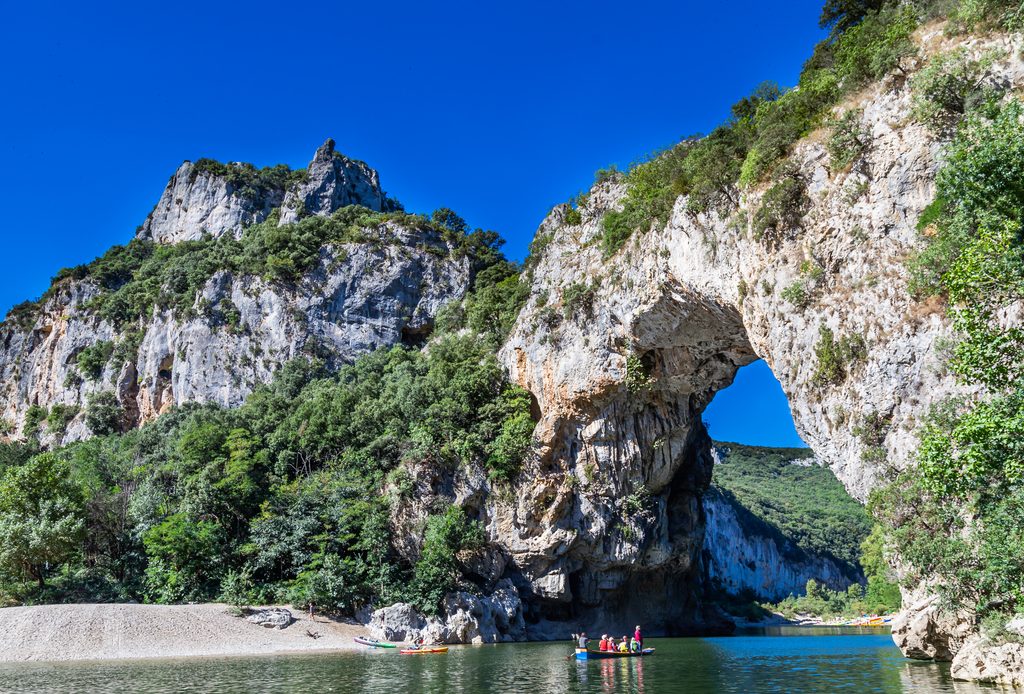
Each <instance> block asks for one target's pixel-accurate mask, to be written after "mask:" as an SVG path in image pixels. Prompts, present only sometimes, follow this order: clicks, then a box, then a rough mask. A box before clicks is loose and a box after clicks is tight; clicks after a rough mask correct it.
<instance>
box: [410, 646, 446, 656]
mask: <svg viewBox="0 0 1024 694" xmlns="http://www.w3.org/2000/svg"><path fill="white" fill-rule="evenodd" d="M447 652H448V646H439V647H437V648H403V649H402V650H400V651H399V653H402V654H403V655H427V654H429V653H447Z"/></svg>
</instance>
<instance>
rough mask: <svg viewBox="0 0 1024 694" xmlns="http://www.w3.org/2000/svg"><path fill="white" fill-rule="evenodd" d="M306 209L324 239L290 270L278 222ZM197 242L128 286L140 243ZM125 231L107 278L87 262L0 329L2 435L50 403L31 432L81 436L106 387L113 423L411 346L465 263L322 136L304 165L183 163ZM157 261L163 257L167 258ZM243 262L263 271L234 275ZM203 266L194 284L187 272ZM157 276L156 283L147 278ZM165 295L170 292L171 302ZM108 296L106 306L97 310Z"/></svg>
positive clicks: (283, 224) (125, 424) (452, 292)
mask: <svg viewBox="0 0 1024 694" xmlns="http://www.w3.org/2000/svg"><path fill="white" fill-rule="evenodd" d="M336 213H338V214H341V213H345V214H346V215H347V216H344V217H343V218H339V217H337V216H332V215H336ZM388 213H391V214H388ZM271 215H278V216H279V219H280V221H279V225H280V227H279V228H280V229H281V232H280V233H277V234H276V235H275V236H274V237H273V238H272V239H271V240H270V241H268V242H266V243H269V244H271V245H266V244H264V245H258V244H259V243H260V240H259V239H253V238H250V237H249V236H244V237H243V230H245V229H247V228H252V225H254V224H258V223H260V222H265V221H268V220H269V219H270V218H271ZM310 218H321V219H325V220H327V221H326V223H325V224H322V225H319V226H317V227H316V229H314V230H313V231H312V232H309V230H308V229H307V232H309V233H321V234H326V235H325V236H323V238H322V239H321V241H320V242H317V243H316V245H317V246H318V248H316V249H314V251H313V253H312V255H309V256H308V257H305V258H304V260H303V261H302V262H304V263H305V264H304V265H302V267H296V266H295V265H294V263H295V261H294V255H295V253H296V252H300V251H301V250H302V249H303V248H305V246H301V247H299V246H296V247H292V246H293V245H294V244H293V242H292V241H291V240H290V239H292V238H295V237H293V235H292V234H293V232H292V231H291V230H290V225H294V226H295V227H296V228H298V225H300V224H302V223H303V221H304V220H306V219H310ZM323 227H328V228H329V229H328V231H326V232H325V231H323ZM331 230H333V231H331ZM331 234H334V235H333V236H332V235H331ZM227 235H230V236H231V237H234V239H236V240H237V244H236V246H234V247H232V249H231V250H230V253H232V254H234V257H233V258H230V259H227V260H225V259H224V258H223V253H222V252H220V255H218V253H219V252H218V251H217V250H216V249H215V248H214V247H213V246H214V244H213V243H212V241H211V240H212V239H218V240H220V239H221V237H225V236H227ZM250 236H251V235H250ZM303 238H307V237H303ZM203 239H207V241H206V242H205V243H206V245H202V244H199V245H198V246H196V247H195V248H184V247H182V250H181V252H182V253H183V254H191V255H187V258H188V260H186V261H184V262H183V263H182V264H181V265H180V266H178V267H177V268H173V269H171V270H168V271H167V272H166V273H165V274H164V275H160V276H159V277H158V278H155V279H148V280H140V281H136V277H135V274H133V273H137V272H139V271H140V269H141V267H142V265H141V264H140V263H144V262H145V258H148V257H149V254H151V249H150V250H147V246H146V244H150V243H156V244H161V245H175V246H177V245H179V244H181V242H184V241H192V242H199V241H201V240H203ZM136 241H137V243H136V247H135V249H134V250H130V249H128V248H123V249H122V250H121V251H118V250H117V249H112V252H114V253H115V257H114V260H113V262H115V263H125V262H127V263H129V264H131V263H135V265H134V266H133V267H132V269H130V270H129V269H126V270H123V271H120V272H119V273H118V275H117V276H116V277H114V278H113V279H110V278H106V279H104V278H103V277H102V273H93V272H92V271H91V270H90V269H89V266H81V267H80V268H76V269H74V272H71V275H73V276H68V277H63V276H62V277H59V278H58V279H57V280H56V281H55V283H54V285H53V287H52V288H51V290H50V291H49V292H47V295H45V296H44V299H43V300H42V301H41V303H40V304H39V305H38V306H36V307H35V308H34V309H33V310H32V312H31V313H29V314H27V315H24V316H22V317H21V318H19V319H18V320H14V319H9V320H7V321H5V322H4V323H3V324H0V419H2V420H3V421H4V422H5V423H6V428H7V429H8V431H9V432H10V433H13V434H14V435H15V436H25V434H26V425H29V426H34V425H33V424H32V422H30V421H29V420H30V418H29V412H30V410H32V411H33V412H35V413H36V414H37V415H39V414H41V416H42V417H43V418H44V419H45V418H46V417H47V415H48V413H51V412H53V411H54V408H55V407H56V408H57V411H58V412H59V413H60V417H59V418H53V417H51V422H52V423H47V424H46V425H45V426H43V425H42V424H39V423H38V422H37V424H39V426H40V427H41V430H40V433H41V437H42V441H43V442H44V443H45V444H48V445H57V444H60V443H67V442H70V441H74V440H79V439H82V438H86V437H88V436H89V435H90V429H89V428H88V427H87V426H86V424H85V415H86V408H87V406H88V404H89V402H90V401H91V399H93V398H95V397H97V396H99V395H100V394H104V393H111V394H113V396H114V397H116V401H117V405H118V406H119V407H120V408H121V409H122V411H123V417H122V420H121V428H130V427H135V426H139V425H141V424H143V423H145V422H148V421H151V420H152V419H154V418H155V417H157V416H158V415H160V414H161V413H163V412H166V411H167V410H168V409H169V408H170V407H172V406H174V405H180V404H182V403H186V402H200V403H205V402H211V403H218V404H220V405H224V406H237V405H240V404H241V403H242V401H243V400H244V399H245V397H246V396H247V395H248V394H249V393H250V392H251V391H252V390H253V388H254V387H255V386H257V385H259V384H260V383H265V382H267V381H269V380H270V378H271V377H272V375H273V373H274V371H275V370H276V369H277V368H278V367H280V366H281V365H282V364H283V363H284V362H287V361H289V360H291V359H294V358H297V357H306V358H312V357H316V358H319V359H322V360H323V361H325V362H326V363H327V364H328V365H329V366H331V367H337V366H339V365H341V364H344V363H348V362H351V361H353V360H354V359H355V358H356V357H358V356H359V355H362V354H366V353H368V352H371V351H373V350H375V349H378V348H380V347H385V346H390V345H395V344H399V343H403V342H404V343H408V344H417V343H418V342H419V341H420V340H422V336H423V335H425V334H427V333H429V331H430V328H431V326H432V325H433V320H434V316H436V315H437V312H438V311H439V310H440V309H441V308H442V307H443V306H444V305H445V304H447V303H448V302H450V301H453V300H457V299H460V298H461V297H462V296H464V295H465V293H466V292H467V291H468V290H469V287H470V284H471V281H472V277H473V273H474V267H473V261H472V259H471V258H469V257H468V256H467V255H466V254H465V253H462V252H461V251H460V250H459V248H458V243H459V240H458V238H456V236H454V235H452V234H447V233H443V230H440V229H438V228H437V227H435V226H433V225H431V224H429V223H428V222H427V221H426V220H425V219H424V218H423V217H418V216H414V215H407V214H404V213H402V212H400V205H398V203H396V202H395V201H393V200H391V199H389V198H388V197H387V195H385V193H384V192H383V191H382V190H381V188H380V182H379V178H378V176H377V172H376V171H374V170H373V169H371V168H370V167H369V166H367V165H366V164H364V163H363V162H359V161H355V160H353V159H349V158H347V157H345V156H343V155H341V154H339V153H337V152H336V151H335V149H334V141H333V140H327V142H325V143H324V144H323V145H322V146H321V147H320V148H319V149H318V150H317V152H316V155H315V156H314V157H313V160H312V162H311V163H310V165H309V168H308V170H304V171H292V170H290V169H289V168H288V167H286V166H283V165H281V166H276V167H268V168H265V169H256V168H255V167H254V166H252V165H251V164H240V163H231V164H222V163H219V162H215V161H212V160H208V159H200V160H197V161H196V162H194V163H193V162H185V163H184V164H182V165H181V167H179V169H178V170H177V171H176V172H175V174H174V175H173V176H172V177H171V179H170V182H169V183H168V185H167V188H166V189H165V190H164V192H163V194H162V195H161V197H160V200H159V202H158V203H157V205H156V207H155V208H154V209H153V211H152V212H151V213H150V215H149V217H148V218H147V219H146V221H145V223H144V224H143V225H142V226H141V227H140V229H139V230H138V232H137V236H136ZM303 243H309V241H308V240H307V241H303ZM273 244H276V245H273ZM275 252H276V253H278V254H279V255H278V256H274V257H271V258H269V260H268V257H269V256H272V255H273V254H274V253H275ZM165 256H167V257H170V258H171V259H170V260H168V261H167V263H173V259H174V257H175V256H174V254H173V253H171V254H165ZM246 256H248V257H250V258H254V259H255V261H250V265H251V263H252V262H257V263H263V269H262V270H260V271H245V270H244V269H243V265H242V264H241V263H242V261H241V259H242V258H244V257H246ZM183 257H186V256H183ZM139 258H142V260H139ZM275 258H276V259H275ZM271 261H273V262H274V263H277V264H276V265H268V264H267V263H268V262H271ZM165 269H166V268H165ZM149 271H150V272H159V271H161V270H160V268H156V269H154V268H153V267H152V266H150V269H149ZM203 272H206V274H205V275H202V276H201V281H199V283H198V284H195V283H194V280H195V278H194V277H193V278H192V279H189V276H190V275H196V274H197V273H203ZM97 274H99V275H100V276H97ZM154 281H155V282H157V283H158V285H159V286H149V285H147V284H146V283H147V282H148V283H153V282H154ZM133 282H134V284H133ZM122 295H123V296H122ZM169 295H177V296H178V298H177V300H176V302H171V303H176V306H170V305H168V302H167V301H166V299H167V297H168V296H169ZM140 296H142V297H148V298H147V301H148V303H146V302H142V303H140V301H139V297H140ZM112 297H113V298H112ZM105 300H109V301H111V303H110V304H109V305H108V309H110V310H103V309H100V308H99V304H100V303H102V302H103V301H105ZM136 312H137V313H136ZM87 350H88V351H87ZM83 354H85V355H86V357H90V356H97V357H99V359H98V360H94V361H93V363H92V369H91V371H92V372H91V373H87V372H84V371H83V369H82V364H81V363H80V362H82V360H83V359H84V358H85V357H83ZM33 421H35V420H33Z"/></svg>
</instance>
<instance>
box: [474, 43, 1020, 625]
mask: <svg viewBox="0 0 1024 694" xmlns="http://www.w3.org/2000/svg"><path fill="white" fill-rule="evenodd" d="M928 31H930V32H931V33H930V34H925V35H921V36H918V39H919V40H920V41H922V42H923V43H926V44H929V46H930V47H929V48H928V50H929V51H930V52H931V53H934V52H936V51H937V50H940V49H943V48H949V47H951V46H949V45H946V44H943V42H946V41H947V39H945V38H944V37H943V35H942V33H941V28H938V29H934V28H930V29H928ZM932 44H936V45H932ZM937 44H943V45H942V46H938V45H937ZM961 44H962V45H964V46H966V47H967V49H968V51H969V52H971V53H972V54H980V53H981V52H984V51H988V50H990V49H998V50H1000V51H1001V53H1000V55H1001V56H1002V58H1000V59H999V61H997V64H996V65H995V66H994V67H993V71H994V74H995V75H996V78H997V79H999V80H1002V81H1004V82H1005V83H1007V84H1011V85H1022V84H1024V66H1022V64H1021V62H1020V61H1019V60H1017V59H1016V58H1015V57H1013V56H1016V55H1017V54H1018V52H1019V48H1020V45H1019V44H1020V40H1019V38H1007V37H995V38H991V39H985V40H982V41H977V40H974V39H970V40H966V41H964V40H961ZM854 102H855V103H854ZM854 107H856V108H857V109H859V110H860V113H861V115H860V118H861V123H860V125H861V127H863V128H864V129H865V130H866V131H867V132H868V133H869V134H870V138H869V141H870V146H869V148H868V149H867V151H866V152H865V154H864V155H863V157H862V158H861V159H860V160H859V161H857V162H855V163H854V165H853V166H852V167H850V168H845V169H841V170H832V168H831V167H830V160H829V154H828V151H827V149H826V147H825V139H826V138H825V134H824V133H816V134H812V136H810V137H808V138H805V139H804V140H802V141H801V142H799V143H798V144H797V145H796V146H795V147H794V151H793V153H792V160H793V161H794V163H795V164H796V167H797V169H798V171H799V177H800V180H801V181H803V183H804V184H805V191H806V195H807V198H808V199H807V213H806V215H805V216H804V217H803V219H802V221H801V222H800V223H799V224H798V225H793V226H791V227H789V228H777V229H774V231H764V230H761V229H758V228H756V227H755V224H754V220H755V219H756V217H757V212H758V210H759V208H760V206H761V203H762V198H763V195H764V192H765V188H760V189H753V190H747V191H739V190H732V191H730V194H731V197H732V198H733V199H734V200H736V201H737V203H736V204H735V205H730V206H726V207H723V208H722V209H719V210H714V211H711V212H708V213H699V214H698V213H694V212H691V211H690V210H689V209H688V207H687V199H686V197H685V196H684V197H680V198H679V199H678V200H677V201H676V202H675V205H674V208H673V211H672V214H671V217H670V219H669V220H668V222H667V223H666V224H664V225H658V224H654V225H652V228H651V229H650V230H649V231H647V232H635V233H634V234H633V235H632V236H631V237H630V239H629V240H628V241H627V242H626V243H625V245H624V246H623V247H622V248H620V249H619V250H617V251H616V252H614V253H613V254H612V255H611V256H610V257H605V253H604V252H603V243H602V235H603V224H602V222H603V219H604V218H605V216H606V215H607V214H609V212H611V211H613V210H621V209H622V206H623V203H624V197H625V195H626V187H625V185H623V183H622V182H620V181H618V180H614V179H613V180H610V181H606V182H604V183H601V184H599V185H597V186H595V187H594V188H593V189H592V190H591V191H590V192H589V194H588V195H587V196H586V197H585V198H584V200H583V201H582V203H581V204H580V205H579V207H578V209H577V210H575V211H574V212H573V213H572V214H570V213H569V212H570V210H569V207H568V206H565V205H563V206H560V207H557V208H555V209H554V210H553V211H552V212H551V214H550V215H549V216H548V217H547V219H545V221H544V223H543V224H542V225H541V227H540V229H539V231H538V234H537V238H536V240H535V247H537V248H540V249H543V250H542V251H541V253H540V258H539V260H538V261H537V263H536V266H535V267H534V270H533V286H532V290H531V294H530V298H529V300H528V303H527V305H526V307H525V308H524V310H523V312H522V313H521V314H520V316H519V320H518V322H517V324H516V326H515V328H514V330H513V332H512V334H511V336H510V338H509V339H508V341H507V343H506V344H505V346H504V347H503V349H502V351H501V358H502V360H503V362H504V364H505V365H506V366H507V368H508V369H509V372H510V373H511V375H512V378H513V380H515V381H516V382H517V383H519V384H520V385H521V386H523V387H524V388H527V389H528V390H530V392H531V393H532V394H533V396H534V397H535V398H536V401H537V405H538V408H537V409H538V411H539V412H540V415H541V418H540V422H539V424H538V426H537V428H536V431H535V435H536V438H537V440H538V442H539V450H538V455H537V457H536V459H535V460H533V461H532V462H531V464H530V465H529V468H528V471H527V473H526V474H525V475H524V477H523V480H522V482H521V485H520V487H519V488H518V492H519V493H518V495H517V497H516V498H515V499H514V500H512V501H510V502H506V503H499V502H492V503H491V505H490V522H489V524H488V526H487V527H488V531H489V532H490V534H491V537H492V538H494V539H495V541H497V542H500V543H502V545H503V546H504V547H505V548H506V549H507V550H508V552H509V563H510V566H511V567H513V570H515V571H518V572H519V574H518V575H519V576H520V579H521V581H522V585H521V588H522V589H523V590H525V591H527V592H526V593H524V597H526V599H527V600H528V602H529V601H534V600H536V601H538V602H540V603H542V604H544V605H545V609H547V610H548V611H552V610H556V609H557V606H558V605H563V606H567V607H566V609H565V613H566V615H567V616H568V615H572V618H573V619H574V620H583V621H587V619H589V617H590V616H593V617H594V618H595V619H596V620H597V621H601V620H603V619H605V618H607V617H608V616H610V615H614V614H616V609H617V608H618V607H619V606H625V607H628V608H629V609H636V610H638V611H641V612H642V611H643V610H644V609H647V610H649V611H650V613H651V618H652V619H653V620H654V624H655V625H656V626H654V627H653V628H655V629H665V630H666V631H672V630H676V629H681V628H683V625H685V624H687V623H692V622H693V620H699V619H701V617H702V615H700V613H699V610H698V609H696V607H697V606H698V605H699V599H698V597H697V596H698V595H699V593H700V584H699V572H697V571H696V567H697V564H698V562H697V554H698V552H699V550H700V548H701V547H702V544H703V538H704V533H705V528H706V523H707V518H706V514H705V511H704V505H703V496H704V491H705V489H706V488H707V484H708V473H709V471H710V462H709V450H710V442H709V440H708V436H707V432H706V431H705V430H704V427H703V426H702V424H701V413H702V411H703V409H704V407H705V406H706V405H707V403H708V402H709V401H710V399H711V398H712V396H713V395H714V393H715V392H716V391H718V390H719V389H721V388H723V387H725V386H726V385H728V384H729V383H730V382H731V380H732V378H733V376H734V374H735V372H736V370H737V369H738V368H739V367H741V366H743V365H745V364H748V363H750V362H752V361H753V360H755V359H757V358H762V359H764V360H765V361H766V362H767V363H768V365H769V366H770V367H771V368H772V371H773V372H774V374H775V376H776V377H777V378H778V379H779V381H780V383H781V384H782V388H783V390H784V391H785V393H786V395H787V396H788V398H789V402H790V406H791V410H792V413H793V417H794V421H795V424H796V427H797V430H798V432H799V433H800V435H801V437H802V438H803V440H804V441H805V442H807V443H808V444H809V445H810V446H811V447H812V448H813V449H814V451H815V452H816V454H817V455H818V456H819V457H820V458H821V459H822V460H823V461H824V462H825V463H826V464H827V465H829V467H830V468H831V469H832V470H833V471H834V472H835V474H836V476H837V477H838V478H839V480H840V481H841V482H842V483H843V484H844V485H845V486H846V488H847V490H849V492H850V493H851V494H852V495H854V496H855V497H857V498H858V499H861V500H864V499H866V497H867V495H868V493H869V492H870V490H871V489H872V488H873V487H874V486H875V485H876V484H877V483H878V481H879V480H880V478H881V475H882V472H883V470H886V469H897V470H900V469H905V468H906V467H907V466H908V465H910V464H911V463H912V461H913V456H914V451H915V450H916V446H917V428H918V425H919V424H920V422H921V420H922V418H923V417H924V416H925V415H926V414H927V412H928V410H929V408H930V407H931V405H932V404H933V403H936V402H938V401H940V400H942V399H945V398H946V397H948V396H951V395H956V394H960V393H962V390H961V389H960V387H959V386H958V385H957V384H956V383H955V381H954V379H953V378H952V377H951V376H950V375H949V374H948V373H947V372H946V370H945V368H944V363H945V356H944V355H943V354H942V345H943V344H944V343H945V342H946V340H947V339H948V338H949V336H950V332H949V327H948V324H947V320H946V317H945V310H944V307H942V306H941V305H938V304H933V303H929V302H918V301H916V300H915V299H914V298H913V297H912V296H911V294H910V292H909V291H908V287H907V284H908V273H907V269H906V262H905V261H906V258H907V257H908V255H909V254H911V253H912V252H913V251H914V250H915V249H916V248H918V247H919V240H920V236H919V233H918V231H917V229H916V225H917V221H918V218H919V216H920V213H921V211H922V210H923V209H924V207H925V206H926V205H927V204H929V203H930V202H931V201H932V199H933V196H934V187H935V186H934V182H935V175H936V172H937V170H938V166H939V156H940V153H941V150H942V144H943V143H942V142H941V141H939V140H937V139H936V137H935V136H934V135H933V134H932V133H931V132H929V131H928V130H927V129H926V128H925V127H924V126H923V125H921V124H920V123H918V122H916V121H915V120H914V119H913V118H912V117H911V116H910V110H911V93H910V88H909V85H908V83H907V81H906V80H902V79H899V78H898V77H893V78H891V79H888V80H883V81H882V82H881V83H879V84H876V85H874V86H873V87H871V88H869V89H867V90H865V91H864V92H862V93H860V94H858V95H857V96H856V99H855V100H851V101H850V102H847V103H844V104H840V106H839V107H837V113H840V112H842V111H844V110H846V109H851V108H854ZM826 331H827V332H826ZM828 334H830V335H831V340H832V342H833V348H834V343H836V342H838V341H840V340H852V341H854V343H855V344H857V345H859V346H861V347H862V349H860V350H858V351H859V352H861V354H860V356H858V357H856V358H851V359H849V360H848V361H847V362H846V363H845V364H844V367H843V370H842V372H841V373H840V374H839V375H838V376H837V375H835V374H833V375H831V376H829V377H824V376H823V375H822V374H821V372H820V369H819V367H820V361H821V360H820V359H819V356H818V354H819V351H821V350H822V349H824V347H827V344H828V343H827V342H826V341H825V337H824V335H828ZM637 594H643V595H645V596H647V597H648V598H649V597H650V596H657V599H656V604H651V603H650V602H648V603H647V605H646V606H645V607H644V606H640V605H636V604H635V601H634V596H635V595H637Z"/></svg>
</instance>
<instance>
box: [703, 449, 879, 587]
mask: <svg viewBox="0 0 1024 694" xmlns="http://www.w3.org/2000/svg"><path fill="white" fill-rule="evenodd" d="M715 446H716V447H717V448H718V450H719V452H720V454H721V455H722V462H721V464H719V465H716V466H715V469H714V472H713V473H712V475H713V478H712V481H713V483H714V484H715V485H716V486H718V487H720V488H722V489H724V490H726V491H727V492H729V493H730V494H731V495H732V496H733V497H734V498H735V500H736V501H737V502H738V503H739V504H740V505H742V506H743V507H744V508H746V509H747V510H749V511H750V512H752V513H753V514H754V516H756V517H757V518H760V519H762V520H763V521H764V522H766V523H768V524H770V525H771V526H773V527H775V528H778V529H779V530H780V531H781V532H782V534H783V535H784V536H785V537H786V538H788V539H789V540H790V541H791V542H792V543H793V544H794V545H796V546H797V547H799V548H800V549H801V550H803V551H806V552H808V553H810V554H818V555H822V556H826V557H831V558H832V559H834V560H836V561H837V562H839V563H840V564H843V565H845V566H846V568H847V569H848V570H849V573H850V574H851V575H856V574H858V573H860V561H859V559H860V545H861V543H862V542H863V541H864V539H865V538H866V537H867V536H868V533H870V532H871V519H870V517H869V516H868V514H867V511H865V510H864V507H863V506H861V505H860V504H859V503H857V501H856V500H855V499H853V498H852V497H851V496H850V495H849V494H848V493H847V492H846V489H844V488H843V485H842V483H840V482H839V480H837V479H836V476H835V475H834V474H832V471H831V470H829V469H828V468H827V467H822V466H821V465H818V464H817V463H816V462H815V460H814V453H813V452H812V451H811V450H810V449H809V448H767V447H761V446H744V445H742V444H738V443H716V444H715Z"/></svg>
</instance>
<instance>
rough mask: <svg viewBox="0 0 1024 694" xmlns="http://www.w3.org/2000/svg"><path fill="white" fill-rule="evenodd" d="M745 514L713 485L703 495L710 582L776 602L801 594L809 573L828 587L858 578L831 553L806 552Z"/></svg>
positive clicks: (842, 585) (706, 565)
mask: <svg viewBox="0 0 1024 694" xmlns="http://www.w3.org/2000/svg"><path fill="white" fill-rule="evenodd" d="M744 514H746V515H747V516H750V512H749V511H746V510H745V509H743V508H737V505H736V503H735V502H734V501H733V500H732V499H730V498H729V497H728V496H726V495H725V494H722V493H721V492H719V491H718V490H717V489H715V488H711V489H709V490H708V492H707V493H706V494H705V495H704V517H705V525H704V547H703V550H704V551H703V555H702V559H703V561H704V569H705V572H706V577H707V580H709V581H710V582H711V584H712V585H713V586H715V587H717V588H720V589H723V590H726V591H728V592H730V593H733V594H740V593H743V592H745V591H750V592H752V593H753V594H754V595H755V596H757V598H758V599H759V600H763V601H768V602H778V601H779V600H783V599H785V598H786V597H788V596H790V595H802V594H803V592H804V589H805V587H806V585H807V581H809V580H811V579H813V580H815V581H817V582H818V583H822V584H824V585H826V586H828V587H829V588H831V589H832V590H846V589H847V588H848V587H849V586H850V585H851V584H853V583H856V582H857V581H858V580H859V579H861V577H860V576H857V575H855V574H853V572H852V571H851V570H850V569H849V568H848V567H846V566H844V565H842V564H840V563H839V562H837V561H835V560H834V559H832V558H831V557H827V556H821V555H812V554H808V553H807V552H805V551H803V550H802V549H800V548H799V547H797V546H795V545H794V544H793V543H792V541H790V540H788V539H787V538H785V537H782V536H781V534H780V533H778V532H776V533H771V532H770V531H771V529H770V528H768V527H757V525H758V524H752V523H749V522H747V523H744V521H743V520H742V518H743V516H744ZM759 525H761V526H764V523H761V524H759ZM751 526H754V527H751Z"/></svg>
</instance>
